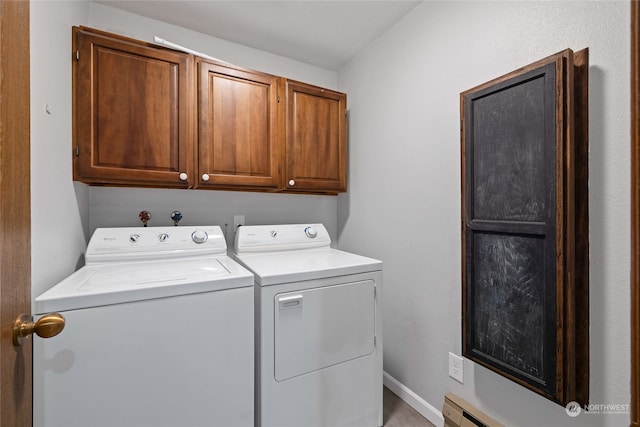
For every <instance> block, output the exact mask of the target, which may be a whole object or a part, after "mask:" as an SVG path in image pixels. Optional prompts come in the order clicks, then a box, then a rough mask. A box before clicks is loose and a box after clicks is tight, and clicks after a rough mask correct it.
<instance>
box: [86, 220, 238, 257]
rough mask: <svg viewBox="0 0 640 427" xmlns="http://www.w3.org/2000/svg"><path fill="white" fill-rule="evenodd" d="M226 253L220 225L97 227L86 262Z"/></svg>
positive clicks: (90, 242)
mask: <svg viewBox="0 0 640 427" xmlns="http://www.w3.org/2000/svg"><path fill="white" fill-rule="evenodd" d="M226 253H227V243H226V241H225V239H224V234H223V233H222V229H221V228H220V226H218V225H210V226H200V227H196V226H194V227H120V228H97V229H96V231H94V233H93V236H91V240H90V241H89V245H88V246H87V251H86V254H85V257H86V264H87V265H91V264H95V263H105V262H112V261H113V262H116V261H117V262H123V261H128V260H131V261H134V260H136V261H140V260H145V259H162V258H164V257H166V258H176V257H182V256H185V257H186V256H198V255H215V254H224V255H226Z"/></svg>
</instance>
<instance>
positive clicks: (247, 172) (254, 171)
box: [198, 61, 281, 190]
mask: <svg viewBox="0 0 640 427" xmlns="http://www.w3.org/2000/svg"><path fill="white" fill-rule="evenodd" d="M198 74H199V82H198V103H199V109H198V119H199V120H198V130H199V132H198V187H202V188H205V187H211V188H230V187H231V188H243V187H244V188H253V189H256V188H263V189H264V188H272V189H274V190H275V189H277V188H278V187H279V185H280V175H279V172H278V169H279V160H280V153H281V149H280V146H279V142H278V141H279V139H281V138H279V136H278V133H279V132H280V129H281V127H280V126H278V116H279V115H278V93H277V89H278V80H279V79H278V77H275V76H271V75H269V74H264V73H260V72H256V71H251V70H245V69H238V68H235V67H227V66H223V65H220V64H213V63H210V62H206V61H200V62H199V63H198Z"/></svg>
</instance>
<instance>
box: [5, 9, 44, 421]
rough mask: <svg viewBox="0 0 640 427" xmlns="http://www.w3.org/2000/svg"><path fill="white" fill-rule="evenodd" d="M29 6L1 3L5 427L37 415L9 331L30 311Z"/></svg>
mask: <svg viewBox="0 0 640 427" xmlns="http://www.w3.org/2000/svg"><path fill="white" fill-rule="evenodd" d="M30 4H31V2H23V1H18V2H16V1H9V0H0V39H2V40H11V43H2V44H1V45H0V58H2V59H3V60H2V61H0V75H2V76H3V78H2V84H1V85H0V152H2V161H0V175H2V176H3V177H4V179H2V180H1V181H0V212H2V215H0V319H2V324H1V325H0V327H1V329H2V331H3V332H2V334H0V358H1V359H2V364H0V378H1V380H0V396H2V404H1V405H0V427H31V426H32V414H33V411H32V394H31V390H32V374H31V358H32V355H31V342H30V341H31V340H29V342H27V343H26V344H25V345H24V346H23V347H14V346H13V342H12V337H11V333H10V332H9V331H10V330H11V326H12V325H11V323H12V322H13V319H15V317H16V316H17V315H18V314H20V313H30V310H31V206H30V200H31V198H30V176H31V174H30V163H29V162H30V125H29V122H30V106H29V99H30V97H29V75H30V72H29V58H30V55H29V50H30V46H29V8H30ZM5 59H6V60H5ZM42 185H46V184H44V183H43V184H42ZM43 188H44V187H43ZM5 332H7V333H5Z"/></svg>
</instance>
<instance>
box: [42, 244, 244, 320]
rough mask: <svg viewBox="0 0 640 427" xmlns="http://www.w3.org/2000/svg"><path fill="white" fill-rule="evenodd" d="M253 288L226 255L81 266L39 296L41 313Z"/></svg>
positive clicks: (236, 264)
mask: <svg viewBox="0 0 640 427" xmlns="http://www.w3.org/2000/svg"><path fill="white" fill-rule="evenodd" d="M244 286H253V276H252V275H251V273H249V272H248V271H247V270H245V269H244V268H242V267H241V266H240V265H238V263H236V262H234V261H233V260H232V259H230V258H229V257H227V256H219V257H212V256H207V257H198V258H183V259H177V260H163V261H141V262H128V263H109V264H99V265H89V266H85V267H82V268H81V269H79V270H78V271H76V272H75V273H73V274H72V275H71V276H69V277H68V278H66V279H65V280H63V281H62V282H60V283H58V284H57V285H55V286H54V287H53V288H51V289H49V290H48V291H46V292H44V293H43V294H42V295H40V296H39V297H37V298H36V299H35V306H34V310H35V313H36V314H41V313H46V312H49V311H67V310H75V309H82V308H89V307H97V306H104V305H112V304H120V303H126V302H132V301H142V300H149V299H155V298H166V297H172V296H178V295H186V294H195V293H201V292H213V291H220V290H223V289H230V288H238V287H244Z"/></svg>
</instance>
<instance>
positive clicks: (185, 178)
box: [180, 172, 188, 181]
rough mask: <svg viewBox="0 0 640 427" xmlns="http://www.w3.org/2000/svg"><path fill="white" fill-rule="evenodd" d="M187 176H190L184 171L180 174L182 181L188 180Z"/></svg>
mask: <svg viewBox="0 0 640 427" xmlns="http://www.w3.org/2000/svg"><path fill="white" fill-rule="evenodd" d="M187 178H188V176H187V174H186V173H184V172H182V173H181V174H180V181H186V180H187Z"/></svg>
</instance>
